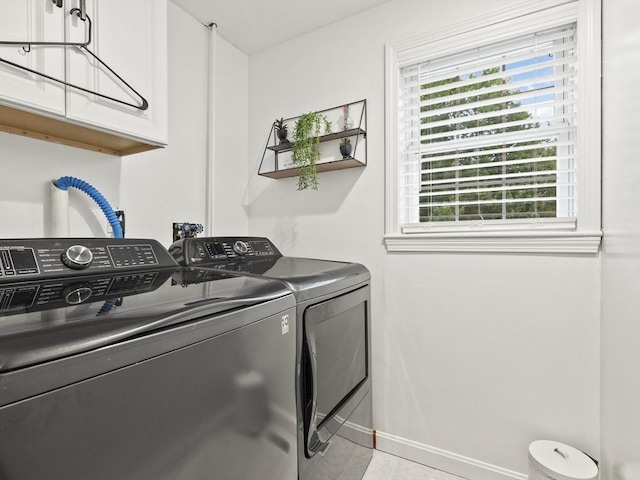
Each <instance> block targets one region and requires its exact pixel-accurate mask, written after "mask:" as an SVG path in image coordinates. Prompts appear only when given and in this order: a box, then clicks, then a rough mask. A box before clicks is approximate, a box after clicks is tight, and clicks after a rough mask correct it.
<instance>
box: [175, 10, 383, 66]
mask: <svg viewBox="0 0 640 480" xmlns="http://www.w3.org/2000/svg"><path fill="white" fill-rule="evenodd" d="M172 1H173V3H175V4H176V5H179V6H180V7H182V8H183V9H184V10H185V11H186V12H188V13H190V14H191V15H192V16H193V17H195V18H196V19H197V20H199V21H200V22H201V23H203V24H205V25H209V24H210V23H215V24H216V25H217V26H218V33H219V34H220V36H221V37H223V38H224V39H225V40H227V41H228V42H229V43H231V44H232V45H234V46H236V47H237V48H239V49H240V50H242V51H243V52H244V53H246V54H247V55H252V54H254V53H257V52H259V51H261V50H265V49H267V48H270V47H273V46H274V45H278V44H279V43H282V42H284V41H287V40H289V39H291V38H295V37H297V36H300V35H303V34H305V33H307V32H311V31H313V30H316V29H318V28H321V27H324V26H326V25H329V24H331V23H334V22H336V21H338V20H342V19H343V18H345V17H349V16H351V15H355V14H356V13H359V12H361V11H363V10H366V9H368V8H371V7H374V6H376V5H379V4H381V3H384V2H386V1H389V0H172Z"/></svg>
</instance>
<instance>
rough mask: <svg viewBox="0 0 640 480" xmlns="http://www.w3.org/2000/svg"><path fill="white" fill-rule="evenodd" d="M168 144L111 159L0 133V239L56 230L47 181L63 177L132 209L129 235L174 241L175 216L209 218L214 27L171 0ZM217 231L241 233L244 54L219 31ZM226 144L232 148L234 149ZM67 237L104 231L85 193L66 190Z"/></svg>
mask: <svg viewBox="0 0 640 480" xmlns="http://www.w3.org/2000/svg"><path fill="white" fill-rule="evenodd" d="M168 9H169V10H168V28H169V59H168V63H169V146H168V147H167V148H164V149H160V150H154V151H150V152H145V153H140V154H137V155H131V156H128V157H124V158H119V157H114V156H110V155H105V154H101V153H95V152H91V151H87V150H81V149H77V148H72V147H67V146H64V145H58V144H54V143H49V142H43V141H39V140H33V139H29V138H25V137H20V136H17V135H10V134H7V133H0V178H2V180H3V186H2V187H1V188H0V237H2V238H16V237H42V236H46V235H48V234H50V230H49V229H50V227H49V223H50V213H49V193H48V192H49V183H50V181H51V180H52V179H55V178H58V177H60V176H63V175H70V176H74V177H78V178H81V179H82V180H85V181H87V182H89V183H91V184H92V185H93V186H94V187H96V188H97V189H98V190H99V191H100V192H101V193H102V194H103V195H104V196H105V197H106V198H107V200H108V201H109V202H110V204H111V205H112V207H114V208H124V209H125V211H126V220H127V223H126V236H127V237H130V238H133V237H140V238H155V239H157V240H159V241H160V242H161V243H162V244H164V245H165V246H169V245H170V244H171V240H172V237H171V233H172V229H171V224H172V223H173V222H194V223H205V170H206V158H207V88H208V86H207V71H208V58H209V55H208V49H209V35H210V31H209V29H207V28H206V27H205V26H203V25H202V24H200V23H199V22H197V21H196V20H195V19H193V18H192V17H191V16H189V15H188V14H186V13H185V12H184V11H183V10H182V9H180V8H179V7H177V6H175V5H174V4H173V3H171V2H169V4H168ZM216 50H217V56H216V57H217V60H216V72H217V73H216V76H217V78H216V81H215V82H214V84H215V85H216V92H217V97H219V99H220V100H219V101H218V102H217V109H216V120H215V125H216V138H218V140H217V141H216V146H215V148H216V150H215V158H216V160H215V162H216V171H215V182H214V194H215V200H216V203H215V210H214V219H215V225H214V232H216V233H219V232H220V231H227V232H234V233H239V234H245V233H247V231H248V223H247V222H248V220H247V214H246V213H245V211H244V210H243V208H242V199H243V197H244V190H245V187H246V176H247V170H246V158H247V153H246V148H247V147H246V143H247V131H248V127H247V120H246V119H247V113H248V107H247V103H248V87H247V78H248V58H247V56H246V55H245V54H243V53H242V52H240V51H239V50H237V49H236V48H235V47H233V46H231V45H230V44H229V43H228V42H226V41H225V40H224V39H218V42H217V46H216ZM230 152H232V153H233V152H235V155H234V154H231V153H230ZM69 195H70V205H71V218H70V222H71V226H70V229H71V236H74V237H81V236H97V237H104V236H107V234H108V231H107V221H106V219H105V218H104V215H103V214H102V212H101V211H100V209H99V207H98V206H97V205H96V204H95V202H94V201H93V200H91V199H90V198H89V197H88V196H87V195H85V194H84V193H82V192H80V191H79V190H76V189H70V192H69Z"/></svg>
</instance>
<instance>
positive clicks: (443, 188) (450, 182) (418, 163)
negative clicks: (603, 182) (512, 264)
mask: <svg viewBox="0 0 640 480" xmlns="http://www.w3.org/2000/svg"><path fill="white" fill-rule="evenodd" d="M556 3H559V2H556ZM523 8H528V9H532V8H535V7H532V6H526V7H523V6H520V7H517V8H516V9H510V10H508V11H502V12H500V13H498V14H492V15H491V16H489V17H487V18H485V19H478V20H477V21H474V22H469V23H467V24H465V25H460V26H459V28H457V29H453V30H454V32H453V33H452V32H451V29H447V31H446V32H444V31H443V32H440V33H438V32H436V33H432V34H429V35H426V36H422V37H420V38H415V39H410V40H405V41H402V42H399V43H396V44H391V45H388V46H387V58H386V60H387V78H386V87H387V115H388V118H387V159H386V161H387V222H386V229H387V231H386V236H385V243H386V246H387V249H388V250H389V251H394V250H402V251H407V250H410V251H415V250H417V251H420V250H425V251H432V250H435V251H451V250H453V251H525V252H541V251H542V252H571V253H585V252H591V253H592V252H597V250H598V245H599V243H600V237H601V232H600V222H599V220H600V214H599V211H600V205H599V197H600V190H599V178H600V174H599V172H600V168H599V161H600V156H599V153H600V142H599V134H600V132H599V95H600V92H599V38H600V36H599V21H597V19H596V18H595V16H596V13H597V14H598V15H599V4H597V2H572V3H568V4H567V3H565V4H563V5H557V6H555V7H553V8H544V9H541V10H540V11H529V12H525V11H522V9H523ZM538 8H539V7H538ZM456 30H457V31H456ZM594 38H595V40H597V41H594ZM594 196H595V197H597V201H595V202H594V201H593V197H594Z"/></svg>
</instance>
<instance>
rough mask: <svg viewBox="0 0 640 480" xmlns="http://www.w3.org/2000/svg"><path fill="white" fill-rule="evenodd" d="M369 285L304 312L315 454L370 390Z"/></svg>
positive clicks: (308, 451) (306, 394) (308, 428)
mask: <svg viewBox="0 0 640 480" xmlns="http://www.w3.org/2000/svg"><path fill="white" fill-rule="evenodd" d="M369 301H370V289H369V286H364V287H362V288H359V289H357V290H354V291H351V292H349V293H346V294H343V295H340V296H338V297H334V298H332V299H329V300H326V301H324V302H322V303H318V304H316V305H312V306H310V307H309V308H307V309H306V310H305V312H304V335H305V338H304V345H303V361H302V363H303V382H302V390H303V391H302V397H303V405H304V434H305V456H306V457H308V458H309V457H312V456H313V455H315V454H316V453H317V452H318V451H322V450H323V449H324V448H325V445H326V442H327V441H328V440H329V439H330V438H331V436H333V434H334V433H336V431H337V430H338V429H339V428H340V426H341V425H342V424H343V423H344V422H345V421H346V420H347V419H348V418H349V416H350V415H351V414H352V413H353V411H354V410H355V409H356V407H357V406H358V404H359V403H360V402H361V401H362V399H363V398H364V396H365V395H366V394H367V392H368V391H369V389H370V387H369V383H370V382H369V368H370V366H369V362H370V360H369V348H370V347H369V341H370V334H369V329H370V323H369V318H370V313H369V312H370V306H369Z"/></svg>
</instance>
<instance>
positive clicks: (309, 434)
mask: <svg viewBox="0 0 640 480" xmlns="http://www.w3.org/2000/svg"><path fill="white" fill-rule="evenodd" d="M169 253H171V255H172V256H173V257H174V259H176V261H177V262H178V263H179V264H181V265H185V266H193V267H197V268H208V269H212V270H214V271H224V272H233V273H241V274H243V275H247V276H250V277H253V278H268V279H276V280H278V281H281V282H284V283H285V284H286V285H287V286H288V288H289V289H290V290H291V291H292V292H293V294H294V296H295V298H296V302H297V307H296V323H297V325H296V332H297V333H296V339H297V341H296V372H297V376H296V395H297V419H298V442H297V444H298V472H299V477H298V478H299V479H300V480H320V479H322V480H344V479H350V480H359V479H360V478H362V476H363V475H364V472H365V470H366V468H367V466H368V464H369V461H370V460H371V456H372V451H373V442H374V439H373V431H372V403H371V310H370V308H371V307H370V303H371V293H370V281H371V276H370V273H369V271H368V270H367V269H366V268H365V267H364V266H363V265H360V264H358V263H349V262H337V261H330V260H321V259H312V258H299V257H290V256H284V255H282V253H281V252H280V251H279V250H278V249H277V248H276V246H275V245H274V244H273V242H271V241H270V240H269V239H267V238H261V237H209V238H189V239H183V240H178V241H177V242H175V243H174V244H173V245H171V247H169Z"/></svg>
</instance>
